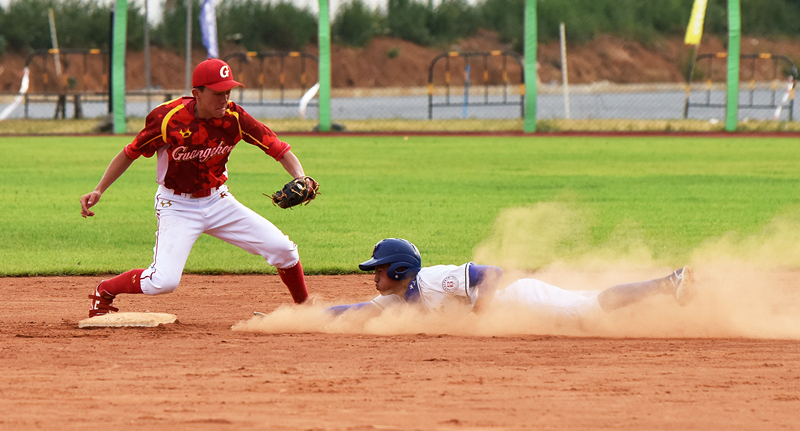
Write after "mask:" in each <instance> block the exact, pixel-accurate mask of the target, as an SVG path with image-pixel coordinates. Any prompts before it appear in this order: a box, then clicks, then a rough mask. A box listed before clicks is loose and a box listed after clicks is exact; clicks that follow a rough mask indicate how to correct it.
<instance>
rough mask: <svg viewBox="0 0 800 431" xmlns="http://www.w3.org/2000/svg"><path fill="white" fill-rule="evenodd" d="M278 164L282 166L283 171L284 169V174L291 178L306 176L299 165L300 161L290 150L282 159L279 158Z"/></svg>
mask: <svg viewBox="0 0 800 431" xmlns="http://www.w3.org/2000/svg"><path fill="white" fill-rule="evenodd" d="M280 163H281V165H283V169H286V172H288V173H289V175H291V176H292V177H294V178H303V177H304V176H306V174H305V172H304V171H303V165H301V164H300V160H299V159H298V158H297V156H295V155H294V153H293V152H292V150H289V151H287V152H286V153H285V154H284V155H283V157H281V161H280Z"/></svg>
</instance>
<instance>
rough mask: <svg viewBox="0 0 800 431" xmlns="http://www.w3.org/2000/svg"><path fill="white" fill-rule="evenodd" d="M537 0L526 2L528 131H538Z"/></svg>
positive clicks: (526, 116)
mask: <svg viewBox="0 0 800 431" xmlns="http://www.w3.org/2000/svg"><path fill="white" fill-rule="evenodd" d="M536 29H537V24H536V0H527V1H526V2H525V125H524V129H525V132H526V133H532V132H535V131H536V91H537V89H536V77H537V71H536V43H537V37H536V33H537V30H536Z"/></svg>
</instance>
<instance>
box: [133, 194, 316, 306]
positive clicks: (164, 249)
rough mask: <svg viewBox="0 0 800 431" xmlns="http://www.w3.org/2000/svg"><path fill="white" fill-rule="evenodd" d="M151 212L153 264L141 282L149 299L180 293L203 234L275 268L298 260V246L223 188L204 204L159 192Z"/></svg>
mask: <svg viewBox="0 0 800 431" xmlns="http://www.w3.org/2000/svg"><path fill="white" fill-rule="evenodd" d="M155 209H156V217H157V218H158V230H157V231H156V245H155V247H154V248H153V263H152V264H150V266H149V267H148V268H147V269H145V271H144V272H143V273H142V277H141V286H142V292H143V293H145V294H147V295H158V294H162V293H169V292H172V291H174V290H175V289H176V288H177V287H178V283H180V280H181V275H182V274H183V268H184V266H185V265H186V260H187V259H188V258H189V252H191V250H192V246H194V243H195V241H197V238H199V237H200V235H201V234H203V233H207V234H209V235H211V236H213V237H215V238H219V239H221V240H223V241H225V242H227V243H230V244H233V245H235V246H237V247H239V248H242V249H244V250H246V251H248V252H249V253H252V254H255V255H261V256H263V257H264V259H266V261H267V263H269V264H270V265H272V266H274V267H276V268H290V267H292V266H294V265H296V264H297V262H298V261H299V260H300V257H299V254H298V252H297V245H296V244H295V243H294V242H292V241H291V240H290V239H289V237H288V236H286V235H284V234H283V232H281V231H280V229H278V228H277V227H275V225H274V224H272V223H271V222H270V221H269V220H267V219H265V218H264V217H262V216H261V215H259V214H258V213H256V212H255V211H253V210H251V209H250V208H247V207H246V206H244V205H242V204H241V203H240V202H239V201H237V200H236V198H234V197H233V195H232V194H230V192H228V187H227V186H225V185H223V186H221V187H220V188H219V189H216V190H213V191H212V193H211V195H210V196H208V197H203V198H193V197H191V196H190V195H188V194H175V193H173V191H172V190H170V189H168V188H166V187H164V186H159V188H158V191H157V192H156V196H155Z"/></svg>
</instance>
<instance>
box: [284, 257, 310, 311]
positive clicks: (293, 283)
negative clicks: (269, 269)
mask: <svg viewBox="0 0 800 431" xmlns="http://www.w3.org/2000/svg"><path fill="white" fill-rule="evenodd" d="M278 275H279V276H280V277H281V281H283V284H285V285H286V287H288V288H289V293H291V294H292V299H294V302H295V304H302V303H303V302H304V301H305V300H306V299H308V288H306V278H305V276H304V275H303V265H300V261H299V260H298V261H297V265H295V266H293V267H291V268H278Z"/></svg>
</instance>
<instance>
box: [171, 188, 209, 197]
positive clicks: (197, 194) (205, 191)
mask: <svg viewBox="0 0 800 431" xmlns="http://www.w3.org/2000/svg"><path fill="white" fill-rule="evenodd" d="M173 193H175V194H176V195H191V196H192V197H193V198H205V197H208V196H211V189H201V190H198V191H196V192H194V193H178V192H176V191H173Z"/></svg>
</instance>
